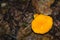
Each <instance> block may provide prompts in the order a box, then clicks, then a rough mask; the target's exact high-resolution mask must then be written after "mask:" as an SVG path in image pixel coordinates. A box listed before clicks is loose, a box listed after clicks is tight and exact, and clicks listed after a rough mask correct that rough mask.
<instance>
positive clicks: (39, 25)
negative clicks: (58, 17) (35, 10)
mask: <svg viewBox="0 0 60 40" xmlns="http://www.w3.org/2000/svg"><path fill="white" fill-rule="evenodd" d="M34 17H35V19H34V20H33V21H32V23H31V25H32V30H33V31H34V32H35V33H39V34H45V33H47V32H48V31H49V30H50V29H51V28H52V25H53V19H52V17H50V16H47V15H43V14H40V15H37V14H35V15H34Z"/></svg>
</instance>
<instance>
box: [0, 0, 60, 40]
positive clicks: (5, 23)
mask: <svg viewBox="0 0 60 40" xmlns="http://www.w3.org/2000/svg"><path fill="white" fill-rule="evenodd" d="M0 4H1V6H0V40H60V1H59V0H55V2H54V3H53V4H52V5H51V9H52V10H53V11H52V14H51V15H50V16H51V17H52V18H53V20H54V24H53V28H52V29H51V30H50V31H49V32H48V33H46V34H44V35H41V34H36V33H34V32H33V31H32V30H31V21H32V20H33V15H34V13H36V9H35V8H34V7H33V6H32V3H31V0H18V1H17V0H1V1H0Z"/></svg>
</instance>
